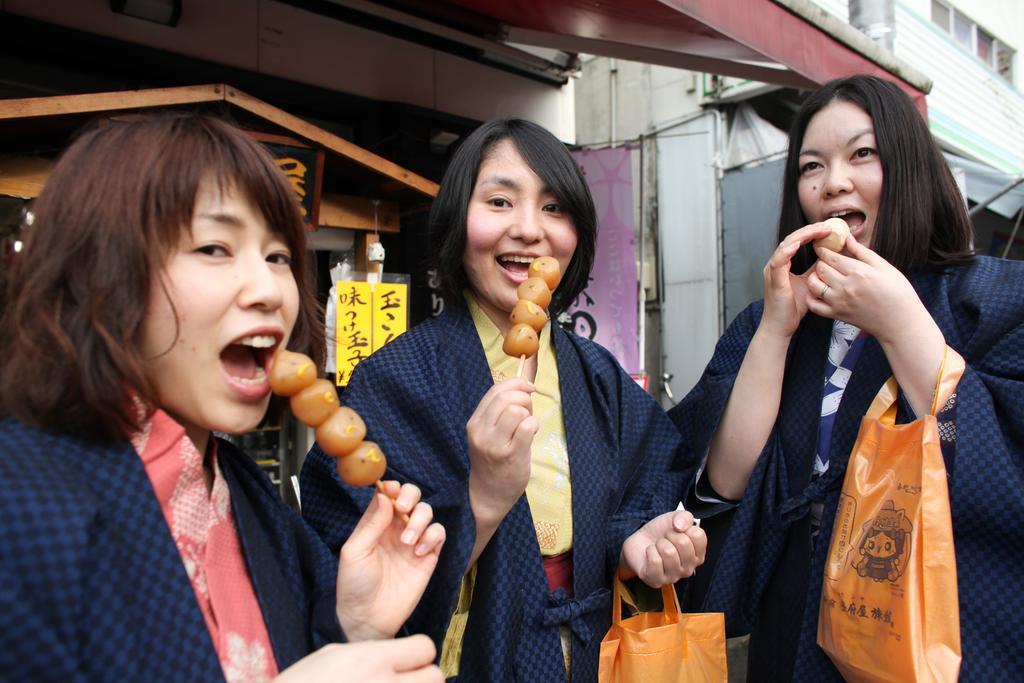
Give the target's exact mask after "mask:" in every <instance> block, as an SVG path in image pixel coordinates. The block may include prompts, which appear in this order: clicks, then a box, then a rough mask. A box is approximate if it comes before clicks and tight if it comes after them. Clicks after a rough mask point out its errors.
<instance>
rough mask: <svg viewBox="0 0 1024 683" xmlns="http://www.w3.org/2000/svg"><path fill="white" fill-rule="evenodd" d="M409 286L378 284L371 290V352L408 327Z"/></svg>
mask: <svg viewBox="0 0 1024 683" xmlns="http://www.w3.org/2000/svg"><path fill="white" fill-rule="evenodd" d="M408 292H409V286H408V285H404V284H400V283H390V282H389V283H384V284H379V285H377V286H376V287H374V289H373V350H374V351H376V350H377V349H379V348H380V347H382V346H384V345H385V344H387V343H388V342H389V341H391V340H392V339H394V338H395V337H397V336H398V335H400V334H402V333H403V332H405V330H406V328H407V327H408V323H407V320H408V310H409V296H408Z"/></svg>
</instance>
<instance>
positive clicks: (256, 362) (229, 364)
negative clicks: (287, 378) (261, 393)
mask: <svg viewBox="0 0 1024 683" xmlns="http://www.w3.org/2000/svg"><path fill="white" fill-rule="evenodd" d="M279 343H280V339H278V338H277V337H276V336H275V335H272V334H254V335H248V336H245V337H242V338H241V339H239V340H238V341H235V342H232V343H231V344H228V345H227V346H226V347H225V348H224V350H223V351H221V352H220V363H221V366H222V367H223V368H224V372H226V373H227V374H228V376H229V377H231V379H233V380H234V381H236V382H238V383H239V384H243V385H249V386H260V385H263V384H265V383H266V381H267V371H266V367H267V366H268V365H269V364H270V359H271V358H272V357H273V355H274V351H276V350H277V345H278V344H279Z"/></svg>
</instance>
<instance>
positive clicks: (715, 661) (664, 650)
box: [597, 578, 728, 683]
mask: <svg viewBox="0 0 1024 683" xmlns="http://www.w3.org/2000/svg"><path fill="white" fill-rule="evenodd" d="M624 592H625V593H627V594H628V591H626V590H625V588H624V587H623V586H622V585H621V581H620V580H619V579H618V578H616V579H615V592H614V596H613V605H614V606H613V607H612V626H611V628H610V629H608V633H607V635H605V637H604V640H602V641H601V663H600V668H599V672H598V677H597V679H598V682H599V683H641V682H642V683H696V682H697V681H700V682H701V683H703V682H705V681H709V682H711V683H725V682H726V680H727V679H728V674H727V665H726V659H725V617H724V615H722V614H721V613H720V612H715V613H707V614H682V613H681V612H680V609H679V598H678V597H676V591H675V588H674V587H673V586H671V585H669V586H664V587H662V589H661V595H662V600H663V602H664V608H663V611H661V612H640V613H639V614H637V615H636V616H633V617H629V618H626V619H623V618H622V595H623V593H624Z"/></svg>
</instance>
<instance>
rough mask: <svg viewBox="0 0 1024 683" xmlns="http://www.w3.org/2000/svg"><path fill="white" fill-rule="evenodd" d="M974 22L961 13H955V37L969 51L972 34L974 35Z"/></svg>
mask: <svg viewBox="0 0 1024 683" xmlns="http://www.w3.org/2000/svg"><path fill="white" fill-rule="evenodd" d="M973 29H974V22H972V21H971V20H970V19H968V18H967V17H965V16H964V15H963V14H961V13H960V12H957V11H954V12H953V37H954V38H956V42H958V43H960V44H961V45H963V46H964V47H966V48H967V49H968V50H970V49H971V33H973Z"/></svg>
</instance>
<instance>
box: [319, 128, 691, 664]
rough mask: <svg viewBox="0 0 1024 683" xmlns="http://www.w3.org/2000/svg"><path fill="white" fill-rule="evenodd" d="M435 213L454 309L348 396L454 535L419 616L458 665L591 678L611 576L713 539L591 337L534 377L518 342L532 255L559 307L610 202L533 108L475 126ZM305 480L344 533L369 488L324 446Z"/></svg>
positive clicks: (637, 401) (633, 388)
mask: <svg viewBox="0 0 1024 683" xmlns="http://www.w3.org/2000/svg"><path fill="white" fill-rule="evenodd" d="M430 226H431V247H432V250H433V254H432V255H433V257H434V262H435V264H436V265H437V267H438V270H439V276H440V279H441V283H442V288H443V290H444V293H445V296H446V308H445V311H444V313H443V314H442V315H441V316H440V317H439V318H436V319H433V320H430V321H428V322H425V323H423V324H421V325H419V326H417V327H416V328H414V329H413V330H411V331H410V332H408V333H406V334H404V335H402V336H401V337H399V338H397V339H396V340H394V341H392V342H390V343H389V344H387V345H386V346H384V347H383V348H382V349H381V350H380V351H378V352H376V353H375V354H374V355H373V356H371V357H370V358H369V359H367V360H365V361H362V362H361V363H360V364H359V365H358V366H357V368H356V370H355V372H354V373H353V377H352V382H351V384H350V385H349V387H348V388H347V389H346V391H345V393H344V395H343V397H342V400H343V402H344V403H346V404H347V405H350V406H352V407H354V408H355V409H356V410H357V411H358V412H359V413H360V415H362V416H363V418H364V419H365V420H366V424H367V430H368V434H370V435H371V438H373V439H375V440H377V441H379V442H380V443H381V444H382V446H383V448H384V450H385V451H386V452H387V453H388V466H389V468H391V469H390V471H391V472H392V473H393V475H394V476H395V477H396V478H398V479H399V480H401V481H410V482H413V483H415V484H416V485H417V486H419V487H421V488H422V490H423V491H424V494H425V497H424V500H426V501H427V502H428V503H429V504H430V505H431V506H432V508H433V511H434V515H435V517H436V519H438V520H439V521H441V522H442V523H443V524H444V525H445V528H446V529H447V531H448V542H447V544H446V550H445V551H443V552H442V554H441V558H440V564H439V567H438V570H437V572H436V573H435V577H434V579H433V580H432V581H431V584H430V586H429V587H428V589H427V592H426V594H425V596H424V599H423V601H422V602H421V604H420V606H419V607H418V608H417V610H416V611H415V612H414V614H413V617H412V619H411V620H410V622H409V625H410V627H411V628H412V629H413V630H416V631H419V630H423V631H425V632H427V633H429V634H430V635H431V636H432V637H433V638H434V640H435V642H436V643H437V645H438V649H439V650H440V651H441V653H442V654H441V667H442V670H444V672H445V674H446V675H447V676H454V675H458V676H459V678H460V679H462V680H466V681H506V680H528V681H559V680H565V679H566V676H567V673H568V675H569V676H570V677H571V680H573V681H593V680H595V679H596V676H597V665H598V653H599V649H600V640H601V637H602V635H603V634H604V633H605V632H606V631H607V629H608V626H609V622H610V615H611V611H610V606H611V604H610V591H609V587H610V585H611V580H612V577H613V575H614V573H615V572H616V571H617V570H619V569H620V568H621V569H622V570H623V571H625V572H631V573H632V572H635V573H636V574H638V575H639V576H640V578H641V579H643V580H644V581H646V582H647V583H649V584H651V585H655V586H660V585H662V584H665V583H670V582H673V581H675V580H677V579H679V578H681V577H686V576H689V575H690V574H692V572H693V569H694V567H696V566H697V565H698V564H699V563H700V562H701V561H702V557H703V549H704V536H703V532H702V531H701V530H700V529H699V528H698V527H696V526H694V525H693V517H692V515H690V514H689V513H688V512H685V511H680V512H674V510H675V508H676V504H677V502H678V497H677V494H678V489H679V486H680V485H681V477H680V476H679V475H678V474H675V475H673V474H672V473H670V472H669V471H668V470H669V465H670V464H671V462H672V457H673V454H674V450H675V448H676V445H677V443H678V435H677V434H676V431H675V429H674V428H673V427H672V424H671V423H670V422H669V421H668V419H667V418H666V417H665V415H664V413H662V411H661V408H660V407H659V406H658V405H657V403H655V401H654V400H653V399H652V398H651V397H650V396H648V395H647V394H645V393H644V392H643V390H641V389H640V388H639V387H638V386H637V384H636V383H635V382H634V381H633V380H632V379H631V378H630V377H629V376H628V375H627V374H626V373H625V372H623V370H622V368H621V367H620V366H619V364H618V363H617V361H616V360H615V358H614V357H613V356H612V355H611V354H610V353H609V352H608V351H606V350H605V349H603V348H601V347H600V346H598V345H597V344H594V343H593V342H591V341H589V340H586V339H582V338H579V337H576V336H575V335H572V334H569V333H567V332H565V331H564V330H562V329H561V328H560V327H558V326H557V325H554V324H552V323H550V322H549V323H547V324H546V325H545V326H544V327H543V329H542V331H541V333H540V350H539V351H538V353H537V354H535V355H534V356H532V357H530V358H529V359H528V360H527V361H526V362H525V364H524V374H523V378H518V377H517V376H516V375H517V369H516V367H517V364H518V363H519V362H520V360H519V358H513V357H510V356H507V355H505V353H504V352H503V351H502V341H503V337H504V336H505V334H506V333H507V332H508V331H509V329H510V327H511V321H510V319H509V314H510V312H511V311H512V309H513V307H514V306H515V304H516V302H517V299H518V296H517V288H518V285H519V284H520V283H522V282H523V281H525V280H526V277H527V268H528V266H529V264H530V262H531V261H532V260H533V259H535V258H537V257H541V256H549V257H553V258H555V259H556V260H557V261H558V263H559V266H560V268H561V270H562V272H564V273H565V277H564V278H563V279H562V281H561V284H560V285H559V286H558V287H557V289H556V290H555V292H554V299H553V301H552V303H551V306H550V312H551V315H552V316H555V315H557V313H558V312H559V311H562V310H565V308H566V307H567V306H568V305H569V303H570V302H571V301H572V300H573V299H574V298H575V296H576V295H577V294H578V293H579V292H580V291H582V289H583V287H584V285H585V284H586V282H587V277H588V275H589V273H590V268H591V265H592V263H593V260H594V246H595V236H596V217H595V211H594V204H593V201H592V199H591V197H590V192H589V190H588V189H587V186H586V184H585V182H584V180H583V177H582V175H581V173H580V170H579V169H578V167H577V166H576V164H575V162H574V161H573V159H572V157H571V156H570V154H569V152H568V150H567V149H566V148H565V146H564V145H563V144H562V143H561V142H559V141H558V139H557V138H555V137H554V136H553V135H551V133H549V132H548V131H546V130H544V129H543V128H541V127H540V126H537V125H536V124H533V123H530V122H527V121H522V120H514V119H513V120H503V121H493V122H490V123H486V124H484V125H483V126H481V127H480V128H478V129H477V130H476V131H474V132H473V133H472V134H471V135H470V136H469V137H468V138H467V139H466V140H465V141H464V142H463V143H462V145H461V146H460V147H459V149H458V150H457V152H456V153H455V155H454V157H453V159H452V162H451V164H450V166H449V168H448V170H447V172H446V174H445V177H444V179H443V181H442V183H441V188H440V192H439V194H438V196H437V199H436V201H435V203H434V207H433V210H432V212H431V219H430ZM302 492H303V505H304V509H303V512H304V513H305V515H306V517H307V519H309V520H310V522H311V523H312V525H313V526H314V528H316V529H317V530H318V531H319V532H320V533H321V534H322V535H323V536H324V537H325V538H326V539H327V541H328V544H329V545H332V546H336V545H337V544H338V543H339V542H340V541H341V540H342V539H344V538H345V537H346V536H347V535H348V533H349V530H350V529H351V526H352V524H353V523H354V522H355V519H356V518H357V516H358V514H359V511H360V510H361V509H362V507H363V506H364V505H365V503H366V498H367V496H366V494H365V492H363V491H360V490H358V489H354V488H352V487H350V486H347V485H344V484H342V483H341V482H340V481H339V480H338V478H337V477H336V476H335V474H334V468H333V465H332V464H331V459H330V458H329V457H327V456H326V455H325V454H324V453H323V452H322V451H321V450H320V449H319V448H318V447H314V449H313V450H312V451H311V452H310V454H309V457H308V458H307V460H306V464H305V466H304V467H303V471H302ZM524 493H525V495H524Z"/></svg>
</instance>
